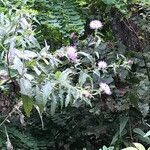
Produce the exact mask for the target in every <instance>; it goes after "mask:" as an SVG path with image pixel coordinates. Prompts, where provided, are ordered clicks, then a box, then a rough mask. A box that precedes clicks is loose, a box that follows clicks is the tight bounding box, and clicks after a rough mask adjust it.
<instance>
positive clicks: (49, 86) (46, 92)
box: [42, 81, 53, 103]
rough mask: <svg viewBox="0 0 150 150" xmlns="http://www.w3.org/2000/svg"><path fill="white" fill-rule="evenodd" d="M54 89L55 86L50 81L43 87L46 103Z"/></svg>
mask: <svg viewBox="0 0 150 150" xmlns="http://www.w3.org/2000/svg"><path fill="white" fill-rule="evenodd" d="M52 89H53V86H52V84H51V82H50V81H48V82H47V83H46V84H45V85H44V86H43V88H42V91H43V101H45V103H46V102H47V98H48V97H49V95H50V94H51V91H52Z"/></svg>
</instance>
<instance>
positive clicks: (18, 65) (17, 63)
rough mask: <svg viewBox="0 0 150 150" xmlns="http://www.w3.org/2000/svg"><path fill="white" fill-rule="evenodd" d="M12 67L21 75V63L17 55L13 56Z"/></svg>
mask: <svg viewBox="0 0 150 150" xmlns="http://www.w3.org/2000/svg"><path fill="white" fill-rule="evenodd" d="M13 69H16V70H17V71H18V73H19V74H20V75H22V73H23V63H22V61H21V60H20V58H18V57H17V56H15V58H14V61H13Z"/></svg>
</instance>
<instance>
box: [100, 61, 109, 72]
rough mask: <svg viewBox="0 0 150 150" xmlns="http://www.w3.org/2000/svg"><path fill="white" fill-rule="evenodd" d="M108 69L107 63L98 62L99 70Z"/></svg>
mask: <svg viewBox="0 0 150 150" xmlns="http://www.w3.org/2000/svg"><path fill="white" fill-rule="evenodd" d="M106 67H107V63H106V62H105V61H99V62H98V68H99V69H100V70H103V69H105V68H106Z"/></svg>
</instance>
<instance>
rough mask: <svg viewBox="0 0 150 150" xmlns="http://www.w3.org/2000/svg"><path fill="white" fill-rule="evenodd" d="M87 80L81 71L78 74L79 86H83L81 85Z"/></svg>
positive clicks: (86, 76)
mask: <svg viewBox="0 0 150 150" xmlns="http://www.w3.org/2000/svg"><path fill="white" fill-rule="evenodd" d="M87 78H88V75H87V74H86V73H85V72H83V71H81V72H80V75H79V85H80V86H81V87H82V86H83V84H84V83H85V82H86V79H87Z"/></svg>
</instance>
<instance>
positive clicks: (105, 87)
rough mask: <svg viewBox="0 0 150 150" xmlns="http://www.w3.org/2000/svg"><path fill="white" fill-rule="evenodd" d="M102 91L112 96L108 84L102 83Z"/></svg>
mask: <svg viewBox="0 0 150 150" xmlns="http://www.w3.org/2000/svg"><path fill="white" fill-rule="evenodd" d="M100 90H101V91H102V92H104V93H106V94H107V95H111V94H112V92H111V90H110V88H109V86H108V85H107V84H106V83H100Z"/></svg>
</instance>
